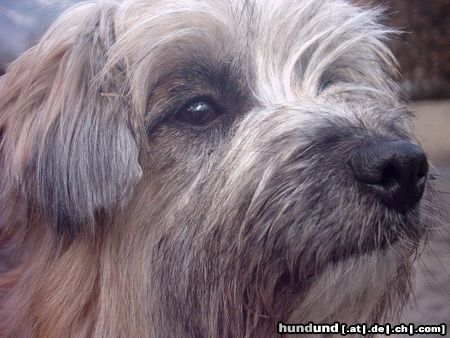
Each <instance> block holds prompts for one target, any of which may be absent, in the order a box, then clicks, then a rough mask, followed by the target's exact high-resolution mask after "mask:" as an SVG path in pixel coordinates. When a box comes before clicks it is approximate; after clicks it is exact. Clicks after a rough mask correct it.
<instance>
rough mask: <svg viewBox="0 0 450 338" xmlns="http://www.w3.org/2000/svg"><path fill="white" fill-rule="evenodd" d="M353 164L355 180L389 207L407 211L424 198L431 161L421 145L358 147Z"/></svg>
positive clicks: (392, 143) (402, 143) (380, 143)
mask: <svg viewBox="0 0 450 338" xmlns="http://www.w3.org/2000/svg"><path fill="white" fill-rule="evenodd" d="M350 162H351V167H352V170H353V173H354V175H355V176H356V178H357V179H358V180H359V181H360V182H362V183H364V184H365V185H366V186H367V187H369V188H370V189H371V190H372V191H373V192H374V193H375V194H376V195H377V196H378V197H379V198H380V199H381V201H382V202H383V203H384V204H386V205H388V206H389V207H391V208H395V209H398V210H401V211H406V210H408V209H409V208H411V207H412V206H414V205H415V204H416V203H417V202H419V201H420V199H421V198H422V195H423V191H424V189H425V183H426V180H427V172H428V161H427V158H426V156H425V154H424V152H423V151H422V149H420V148H419V147H418V146H416V145H414V144H412V143H409V142H406V141H385V140H382V141H381V140H380V141H376V142H372V143H369V144H366V145H364V146H362V147H360V148H357V149H356V150H355V151H354V152H353V153H352V155H351V160H350Z"/></svg>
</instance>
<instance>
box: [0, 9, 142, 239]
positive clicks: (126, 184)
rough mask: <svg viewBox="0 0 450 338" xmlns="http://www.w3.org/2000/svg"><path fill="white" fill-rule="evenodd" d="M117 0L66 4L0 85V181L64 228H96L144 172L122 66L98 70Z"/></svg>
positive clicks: (108, 43)
mask: <svg viewBox="0 0 450 338" xmlns="http://www.w3.org/2000/svg"><path fill="white" fill-rule="evenodd" d="M115 6H116V5H114V4H85V5H81V6H78V7H75V8H72V9H70V10H69V11H68V12H66V13H65V14H63V15H62V16H61V17H60V18H59V19H58V20H57V22H56V23H55V24H54V25H53V26H52V27H51V28H50V29H49V31H48V32H47V34H46V35H45V36H44V37H43V38H42V39H41V41H40V42H39V43H38V44H37V45H36V46H35V47H33V48H31V49H30V50H28V51H27V52H25V53H24V54H23V55H22V56H21V57H20V58H19V59H18V60H17V61H16V62H15V63H13V64H12V65H11V66H10V67H9V69H8V71H7V73H6V75H5V76H4V77H3V78H2V81H1V84H0V86H1V87H0V92H1V98H0V126H5V131H4V135H3V138H4V139H3V141H2V146H1V147H2V149H1V150H2V153H3V155H2V156H3V161H4V163H5V167H6V169H5V171H6V174H7V175H6V177H7V178H6V179H5V182H4V183H5V185H6V184H8V183H9V186H10V188H11V186H12V185H16V186H17V184H16V183H19V186H20V187H21V189H22V191H24V193H25V194H26V196H27V200H28V203H29V205H30V207H32V208H33V209H35V210H36V209H37V210H38V212H39V214H40V215H42V216H43V217H44V219H45V220H46V221H47V222H48V223H50V224H53V225H54V226H55V229H57V231H59V232H61V233H69V234H71V235H73V234H76V233H77V232H79V231H80V230H81V231H90V232H91V231H92V230H94V228H93V225H94V224H95V217H96V215H97V214H98V213H102V214H104V213H105V212H106V213H107V212H109V211H111V210H112V209H114V208H117V207H120V203H121V202H123V201H124V200H126V197H127V196H128V195H129V194H130V192H131V190H132V188H133V186H134V185H135V183H136V182H137V181H138V180H139V178H140V176H141V168H140V166H139V163H138V151H139V145H138V140H137V136H136V135H137V134H138V131H137V129H138V128H137V127H133V126H136V125H137V122H136V121H134V120H133V117H132V112H131V107H130V105H129V102H128V99H127V97H128V95H129V93H128V92H127V88H126V80H125V77H126V75H125V74H126V69H125V68H124V67H123V66H122V65H117V64H116V65H114V66H110V68H109V69H107V71H105V69H104V67H105V64H106V63H107V58H108V51H109V49H110V48H111V47H112V46H113V45H114V43H115V33H114V18H115V12H116V8H115ZM99 74H103V75H101V76H100V75H99ZM105 74H106V75H105ZM14 182H15V183H14ZM11 183H12V184H11Z"/></svg>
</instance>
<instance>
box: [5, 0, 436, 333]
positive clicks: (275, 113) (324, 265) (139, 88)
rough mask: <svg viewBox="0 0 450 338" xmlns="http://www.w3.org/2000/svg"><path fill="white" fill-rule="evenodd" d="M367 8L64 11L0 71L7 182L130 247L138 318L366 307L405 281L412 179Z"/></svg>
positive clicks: (207, 318) (418, 225) (191, 327)
mask: <svg viewBox="0 0 450 338" xmlns="http://www.w3.org/2000/svg"><path fill="white" fill-rule="evenodd" d="M378 15H379V13H378V12H377V11H362V10H361V9H358V8H355V7H353V6H351V5H350V4H349V3H347V2H344V1H317V0H314V1H308V0H305V1H249V2H239V1H233V2H227V1H213V0H208V1H188V2H186V1H151V2H148V1H129V2H125V3H124V4H121V5H84V6H81V7H79V8H77V9H73V10H71V11H70V12H68V13H67V14H66V15H65V16H63V17H62V18H61V19H60V20H59V21H58V22H57V23H56V25H55V26H54V27H53V29H52V30H51V31H50V32H49V33H48V34H47V35H46V36H45V37H44V38H43V40H42V42H41V43H40V44H39V45H38V46H37V47H36V48H34V49H32V50H31V51H29V52H28V53H27V54H25V55H24V56H23V57H22V59H20V60H19V61H18V62H17V64H15V65H14V66H13V67H12V68H11V71H10V74H11V75H10V76H9V77H8V75H7V76H6V79H5V80H4V81H3V83H4V84H6V85H4V87H3V88H2V90H4V91H6V92H7V93H8V95H7V96H6V98H4V99H3V101H2V102H1V104H0V109H2V115H1V116H0V122H1V123H2V126H3V127H4V133H5V135H4V139H3V143H2V152H3V157H4V159H5V161H6V160H8V163H10V164H8V165H6V170H5V171H6V172H7V177H8V178H7V180H5V181H6V182H8V183H10V182H17V181H19V182H21V183H22V188H23V190H24V191H25V193H26V196H27V202H28V204H29V206H30V210H31V212H32V213H36V214H37V215H39V217H42V218H43V219H44V220H45V221H44V223H45V224H47V225H50V226H51V228H52V229H53V230H52V231H53V232H54V233H55V234H57V235H58V236H60V237H62V238H66V239H69V241H73V240H74V239H76V238H78V237H80V236H87V235H93V237H95V238H101V239H102V241H104V242H105V243H107V244H99V245H100V246H103V245H105V247H104V250H105V251H107V250H110V253H111V255H114V254H118V255H119V257H121V258H120V259H119V260H118V261H119V262H123V264H124V265H125V266H126V264H129V266H130V267H129V268H128V267H127V268H124V271H125V272H123V273H124V275H127V273H129V275H128V277H130V276H131V275H133V277H132V278H133V280H134V281H136V283H137V284H139V285H141V284H142V285H144V286H143V288H144V289H145V290H144V291H142V290H141V291H139V294H140V295H144V296H143V298H142V299H144V300H146V301H144V302H143V303H144V305H142V307H143V308H144V309H145V310H144V313H146V314H147V315H148V316H149V317H151V318H152V319H151V321H150V322H151V323H152V324H149V325H157V324H155V323H161V322H163V321H166V322H168V321H169V322H171V323H172V324H173V323H176V322H178V323H182V324H179V326H178V327H177V328H174V327H171V328H170V329H172V330H175V332H177V333H178V334H180V336H183V335H185V334H187V332H189V333H191V334H192V335H195V334H196V333H200V332H209V333H210V334H211V335H214V334H215V333H217V332H222V333H223V332H225V336H226V335H227V334H229V335H230V336H242V335H243V334H251V333H255V334H256V333H258V332H259V333H261V332H265V331H264V330H266V329H269V330H274V328H270V327H271V326H270V325H272V324H273V323H274V322H276V321H277V320H288V319H292V320H294V319H295V320H305V321H308V320H315V321H319V320H320V321H332V320H337V319H341V320H350V321H354V320H360V321H374V320H379V319H381V318H382V317H383V316H384V315H385V313H384V308H385V307H389V306H390V303H391V302H392V303H396V302H397V297H399V298H402V293H403V291H405V292H406V289H407V282H408V275H409V265H410V259H409V258H410V256H411V255H412V254H413V253H414V252H415V250H416V249H417V245H418V243H419V240H420V239H421V237H422V235H423V229H424V228H425V224H424V223H425V222H427V219H428V211H427V201H428V198H429V193H428V192H427V191H426V193H425V198H424V199H422V201H419V200H420V198H421V197H422V193H423V190H424V184H425V180H426V159H425V157H424V156H423V154H422V153H421V151H420V149H419V148H417V147H415V146H413V145H412V144H411V142H414V138H413V136H412V134H411V132H410V128H409V115H410V114H409V112H408V111H407V110H406V109H404V108H403V107H402V106H401V105H400V103H399V101H398V98H397V93H396V90H395V85H394V84H393V79H392V77H393V75H394V73H395V66H394V63H395V62H394V60H393V58H392V56H391V54H390V52H389V50H388V49H387V47H386V46H385V45H384V43H383V41H384V40H385V39H386V34H388V33H390V31H389V30H388V29H386V28H385V27H382V26H380V25H379V24H378V23H377V16H378ZM21 81H22V82H21ZM27 81H28V85H27V86H25V85H24V83H26V82H27ZM6 87H8V88H6ZM20 114H21V115H20ZM18 115H20V116H18ZM5 163H6V162H5ZM405 175H406V176H408V177H410V176H411V178H408V179H404V176H405ZM9 186H11V185H9ZM97 234H100V235H97ZM108 236H110V237H111V238H114V240H107V239H105V238H109V237H108ZM112 252H115V253H112ZM124 257H125V258H124ZM137 262H139V264H138V263H137ZM118 264H119V263H118ZM138 265H139V267H138ZM350 283H351V286H350ZM155 290H157V291H155ZM333 293H334V294H333ZM179 307H182V308H183V310H180V309H179ZM198 311H199V312H200V313H198ZM263 323H269V324H270V325H269V326H266V327H265V326H264V324H263ZM173 325H175V324H173ZM224 326H226V327H224ZM154 330H155V331H156V329H154ZM164 330H169V328H168V327H167V328H165V329H164V328H161V327H159V331H158V332H159V333H155V335H157V334H161V336H164V334H163V333H164ZM166 333H167V334H174V331H170V332H169V331H167V332H166Z"/></svg>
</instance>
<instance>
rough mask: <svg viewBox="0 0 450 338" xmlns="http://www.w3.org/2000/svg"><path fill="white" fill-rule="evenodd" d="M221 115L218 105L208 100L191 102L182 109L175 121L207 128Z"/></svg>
mask: <svg viewBox="0 0 450 338" xmlns="http://www.w3.org/2000/svg"><path fill="white" fill-rule="evenodd" d="M219 115H220V111H219V109H218V108H217V105H216V104H215V103H214V102H212V101H211V100H208V99H198V100H195V101H191V102H190V103H188V104H187V105H185V106H184V107H183V108H181V109H180V110H179V111H178V112H177V113H176V115H175V117H174V119H175V120H177V121H181V122H184V123H187V124H192V125H195V126H206V125H208V124H209V123H211V122H212V121H214V120H215V119H216V118H217V117H218V116H219Z"/></svg>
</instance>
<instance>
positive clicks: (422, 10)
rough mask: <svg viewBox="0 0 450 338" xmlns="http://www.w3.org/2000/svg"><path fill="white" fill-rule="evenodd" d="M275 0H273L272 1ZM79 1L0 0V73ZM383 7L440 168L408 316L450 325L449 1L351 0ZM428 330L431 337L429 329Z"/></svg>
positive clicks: (405, 82)
mask: <svg viewBox="0 0 450 338" xmlns="http://www.w3.org/2000/svg"><path fill="white" fill-rule="evenodd" d="M274 1H276V0H274ZM75 2H79V1H77V0H59V1H58V0H0V75H1V74H2V73H3V72H4V71H5V70H6V67H7V65H8V63H10V62H11V61H13V60H14V59H15V58H16V57H17V56H18V55H19V54H20V53H21V52H23V51H24V50H25V49H26V48H28V47H29V46H30V45H32V44H34V43H35V42H36V41H37V39H39V37H40V36H41V34H42V33H43V32H44V31H45V29H46V28H47V27H48V25H49V24H50V23H51V22H52V21H53V20H54V18H55V17H56V16H57V15H58V14H59V13H60V12H61V11H62V10H64V9H65V8H67V7H68V6H70V5H71V4H72V3H75ZM354 2H355V3H357V4H358V5H361V6H378V5H382V6H383V7H384V8H386V13H387V17H386V20H385V24H387V25H389V26H393V27H396V28H399V29H400V30H402V31H403V32H404V33H403V34H402V35H401V36H399V37H398V38H396V39H395V40H394V41H393V42H392V48H393V50H394V53H395V55H396V57H397V58H398V60H399V63H400V67H401V72H402V78H401V79H400V80H399V84H400V86H401V88H402V90H403V95H404V97H405V98H406V99H409V100H411V104H410V107H411V109H412V111H414V112H415V113H416V116H417V119H416V129H417V135H418V137H419V139H420V141H421V142H422V146H423V147H424V148H425V150H426V151H427V153H428V156H429V159H430V160H431V162H432V163H433V164H434V166H435V168H434V169H433V171H434V172H435V178H436V180H435V183H436V184H437V186H438V190H439V191H440V192H441V197H442V205H443V209H444V211H443V213H444V216H443V222H442V224H441V226H440V229H438V230H437V231H435V232H434V234H433V235H432V236H431V240H430V243H429V244H430V245H428V246H427V248H426V249H425V252H424V255H423V256H422V259H421V260H420V261H419V262H417V264H416V265H417V269H416V270H417V276H416V279H415V281H414V283H415V284H416V293H415V299H414V300H411V302H410V304H409V305H408V306H407V308H406V310H405V312H404V314H403V320H404V321H405V322H414V323H418V324H430V323H447V325H448V326H449V328H450V230H449V229H450V226H449V222H448V219H449V213H450V100H449V99H450V48H449V47H450V18H449V16H450V0H354ZM427 337H432V336H430V335H428V336H427Z"/></svg>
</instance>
